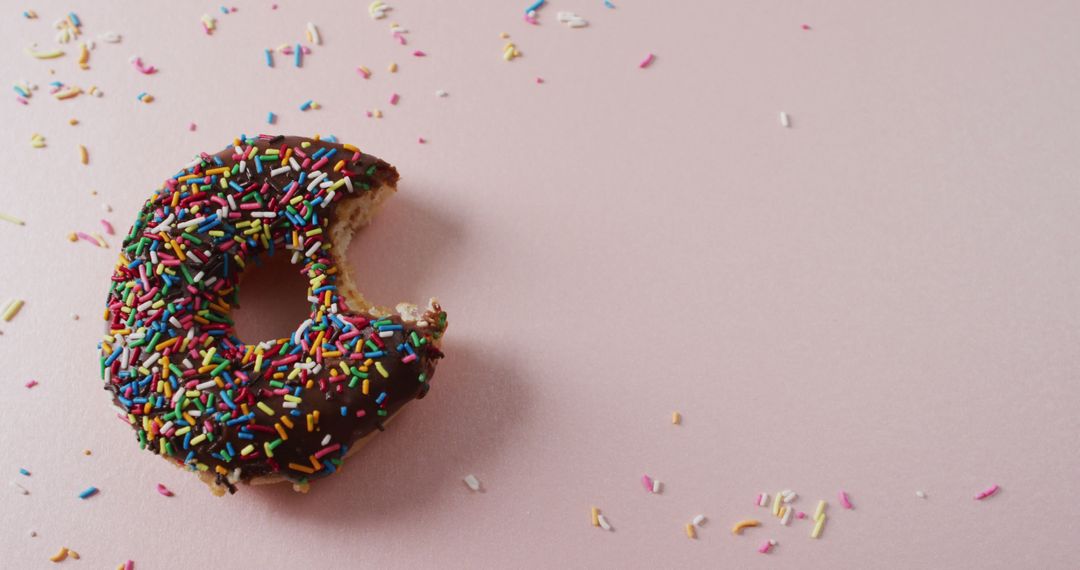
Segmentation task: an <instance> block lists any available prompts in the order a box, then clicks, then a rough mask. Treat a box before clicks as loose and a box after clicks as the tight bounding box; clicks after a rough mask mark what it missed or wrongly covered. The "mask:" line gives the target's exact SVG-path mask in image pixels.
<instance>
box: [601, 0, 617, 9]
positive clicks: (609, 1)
mask: <svg viewBox="0 0 1080 570" xmlns="http://www.w3.org/2000/svg"><path fill="white" fill-rule="evenodd" d="M604 6H605V7H607V8H615V5H614V4H612V3H611V0H604Z"/></svg>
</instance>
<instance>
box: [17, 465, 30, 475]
mask: <svg viewBox="0 0 1080 570" xmlns="http://www.w3.org/2000/svg"><path fill="white" fill-rule="evenodd" d="M19 475H22V476H24V477H29V476H30V472H29V471H27V470H26V469H23V468H21V467H20V468H19Z"/></svg>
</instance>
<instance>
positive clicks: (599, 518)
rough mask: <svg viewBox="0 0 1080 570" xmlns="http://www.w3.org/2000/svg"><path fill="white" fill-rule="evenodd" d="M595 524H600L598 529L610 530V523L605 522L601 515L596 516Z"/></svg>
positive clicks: (605, 519)
mask: <svg viewBox="0 0 1080 570" xmlns="http://www.w3.org/2000/svg"><path fill="white" fill-rule="evenodd" d="M596 522H598V523H600V528H602V529H604V530H611V523H609V522H607V517H605V516H604V515H603V514H599V515H596Z"/></svg>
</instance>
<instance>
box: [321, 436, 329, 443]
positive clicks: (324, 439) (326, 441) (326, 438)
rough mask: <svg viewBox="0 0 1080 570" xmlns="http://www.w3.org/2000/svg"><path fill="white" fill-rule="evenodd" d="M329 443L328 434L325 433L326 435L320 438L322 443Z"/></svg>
mask: <svg viewBox="0 0 1080 570" xmlns="http://www.w3.org/2000/svg"><path fill="white" fill-rule="evenodd" d="M328 443H330V434H326V437H324V438H322V445H326V444H328Z"/></svg>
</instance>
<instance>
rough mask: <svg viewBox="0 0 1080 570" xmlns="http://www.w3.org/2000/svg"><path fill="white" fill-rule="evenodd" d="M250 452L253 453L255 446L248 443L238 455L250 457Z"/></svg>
mask: <svg viewBox="0 0 1080 570" xmlns="http://www.w3.org/2000/svg"><path fill="white" fill-rule="evenodd" d="M252 451H255V446H254V445H252V444H250V443H249V444H247V445H245V446H244V448H243V449H241V450H240V455H251V452H252Z"/></svg>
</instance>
